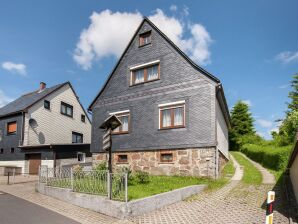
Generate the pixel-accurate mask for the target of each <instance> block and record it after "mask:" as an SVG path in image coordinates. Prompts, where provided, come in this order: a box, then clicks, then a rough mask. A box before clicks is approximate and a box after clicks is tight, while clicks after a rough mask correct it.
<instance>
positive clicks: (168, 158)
mask: <svg viewBox="0 0 298 224" xmlns="http://www.w3.org/2000/svg"><path fill="white" fill-rule="evenodd" d="M160 162H163V163H170V162H173V153H161V154H160Z"/></svg>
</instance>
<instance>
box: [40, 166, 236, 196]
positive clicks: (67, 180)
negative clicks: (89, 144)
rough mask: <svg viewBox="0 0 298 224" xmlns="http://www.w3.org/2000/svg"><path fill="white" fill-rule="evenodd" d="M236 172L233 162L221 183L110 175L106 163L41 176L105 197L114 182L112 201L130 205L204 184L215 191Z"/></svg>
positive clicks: (140, 174) (122, 172) (138, 173)
mask: <svg viewBox="0 0 298 224" xmlns="http://www.w3.org/2000/svg"><path fill="white" fill-rule="evenodd" d="M234 172H235V168H234V166H233V164H232V161H229V162H228V163H227V164H226V166H225V167H224V169H223V171H222V173H221V176H220V178H219V179H217V180H213V179H209V178H199V177H192V176H152V175H149V174H148V173H147V172H145V171H135V172H131V170H130V169H129V168H128V167H124V168H122V169H121V170H119V171H118V172H117V173H112V174H110V175H108V172H107V170H106V166H105V164H104V163H102V164H98V165H97V166H95V167H93V168H92V169H89V170H84V168H83V167H82V166H74V167H73V168H72V169H60V170H59V169H58V170H54V169H47V171H45V170H44V171H43V172H41V178H40V181H41V182H44V183H46V184H47V185H48V186H52V187H61V188H69V189H72V190H73V191H74V192H80V193H87V194H95V195H102V196H108V194H109V192H108V186H109V181H111V185H112V188H111V189H112V191H111V194H112V195H111V198H112V199H114V200H119V201H129V200H135V199H139V198H144V197H149V196H152V195H156V194H160V193H164V192H168V191H172V190H175V189H179V188H183V187H187V186H192V185H200V184H205V185H207V190H209V191H212V190H215V189H218V188H220V187H222V186H224V185H225V184H226V183H227V182H228V181H229V179H230V178H231V177H232V176H233V175H234ZM45 176H47V178H46V179H45V178H44V177H45Z"/></svg>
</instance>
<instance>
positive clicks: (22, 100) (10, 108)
mask: <svg viewBox="0 0 298 224" xmlns="http://www.w3.org/2000/svg"><path fill="white" fill-rule="evenodd" d="M65 85H69V86H70V88H71V89H72V91H73V93H74V94H75V96H76V98H77V100H78V102H79V104H80V106H81V107H82V109H83V111H84V113H85V115H86V117H87V119H88V120H89V122H90V123H91V121H90V118H89V116H88V114H87V113H86V111H85V109H84V107H83V105H82V104H81V102H80V100H79V97H78V96H77V94H76V92H75V91H74V88H73V87H72V85H71V83H70V82H64V83H61V84H58V85H55V86H52V87H50V88H46V89H44V90H43V91H42V92H39V90H36V91H33V92H30V93H26V94H24V95H22V96H21V97H19V98H17V99H16V100H14V101H12V102H10V103H9V104H7V105H6V106H4V107H2V108H0V118H1V117H6V116H10V115H14V114H18V113H22V112H26V110H27V109H28V108H29V107H31V106H33V105H34V104H35V103H37V102H39V101H40V100H42V99H44V98H45V97H47V96H48V95H50V94H52V93H54V92H55V91H57V90H59V89H60V88H62V87H63V86H65Z"/></svg>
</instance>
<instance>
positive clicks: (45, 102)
mask: <svg viewBox="0 0 298 224" xmlns="http://www.w3.org/2000/svg"><path fill="white" fill-rule="evenodd" d="M43 106H44V108H45V109H47V110H50V109H51V103H50V101H48V100H45V101H43Z"/></svg>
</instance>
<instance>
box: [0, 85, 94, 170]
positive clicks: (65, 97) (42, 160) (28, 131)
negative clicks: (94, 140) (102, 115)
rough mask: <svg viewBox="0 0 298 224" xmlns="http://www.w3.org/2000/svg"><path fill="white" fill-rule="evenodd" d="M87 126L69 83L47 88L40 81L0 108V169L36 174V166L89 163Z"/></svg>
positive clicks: (85, 118)
mask: <svg viewBox="0 0 298 224" xmlns="http://www.w3.org/2000/svg"><path fill="white" fill-rule="evenodd" d="M65 105H68V107H67V108H68V109H67V110H62V109H64V108H66V106H65ZM83 117H84V120H83V119H82V118H83ZM90 129H91V123H90V120H89V118H88V116H87V114H86V112H85V110H84V109H83V107H82V105H81V104H80V102H79V101H78V97H77V96H76V94H75V92H74V90H73V88H72V86H71V84H70V83H69V82H65V83H62V84H58V85H55V86H53V87H50V88H46V84H45V83H43V82H42V83H41V84H40V88H39V89H38V90H36V91H33V92H30V93H27V94H24V95H22V96H21V97H19V98H18V99H16V100H14V101H13V102H11V103H9V104H7V105H6V106H4V107H2V108H0V170H3V169H5V167H15V168H17V170H18V172H22V173H31V174H36V173H37V172H38V168H39V166H40V165H47V166H48V167H50V168H52V167H55V166H56V165H58V166H60V165H68V164H70V163H72V164H79V163H82V162H90V163H91V161H92V159H91V153H90V141H91V137H90V132H91V130H90ZM75 137H76V138H75ZM74 140H78V141H74ZM78 160H80V161H78ZM88 160H89V161H88ZM0 173H3V172H1V171H0Z"/></svg>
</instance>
